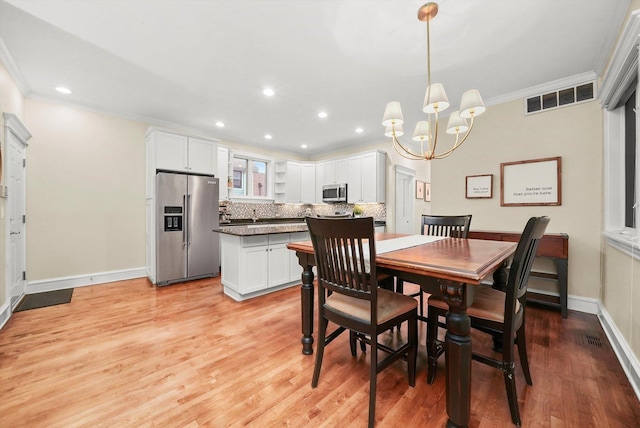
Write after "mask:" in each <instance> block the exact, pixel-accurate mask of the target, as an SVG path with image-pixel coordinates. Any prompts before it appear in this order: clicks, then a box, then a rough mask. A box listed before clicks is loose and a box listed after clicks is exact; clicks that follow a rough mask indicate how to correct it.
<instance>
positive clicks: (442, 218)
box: [420, 214, 471, 238]
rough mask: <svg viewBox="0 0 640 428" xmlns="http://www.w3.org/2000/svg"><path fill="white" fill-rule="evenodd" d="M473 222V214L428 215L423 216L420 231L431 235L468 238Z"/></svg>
mask: <svg viewBox="0 0 640 428" xmlns="http://www.w3.org/2000/svg"><path fill="white" fill-rule="evenodd" d="M470 224H471V215H426V214H424V215H423V216H422V225H421V227H420V233H422V234H423V235H431V236H448V237H451V238H466V237H467V234H468V233H469V225H470Z"/></svg>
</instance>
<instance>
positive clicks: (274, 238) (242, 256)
mask: <svg viewBox="0 0 640 428" xmlns="http://www.w3.org/2000/svg"><path fill="white" fill-rule="evenodd" d="M291 235H294V236H295V237H294V239H296V240H308V233H307V232H303V233H302V235H301V234H299V233H278V234H272V235H257V236H236V235H227V234H222V235H221V240H220V242H221V246H222V248H221V267H222V269H221V270H222V272H221V282H222V285H223V287H224V293H225V294H226V295H228V296H230V297H231V298H233V299H235V300H245V299H248V298H251V297H257V296H260V295H263V294H266V293H269V292H272V291H276V290H280V289H282V288H285V287H289V286H292V285H296V284H299V283H300V274H301V272H302V268H301V267H300V266H299V265H298V263H297V258H296V257H295V253H294V252H293V251H291V250H289V249H288V248H287V244H288V243H289V242H291ZM301 237H306V239H300V238H301ZM292 256H293V258H295V265H296V267H297V272H298V274H297V275H296V276H295V278H292V277H293V271H294V269H293V268H292V267H291V263H292Z"/></svg>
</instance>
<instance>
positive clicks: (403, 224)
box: [395, 166, 415, 234]
mask: <svg viewBox="0 0 640 428" xmlns="http://www.w3.org/2000/svg"><path fill="white" fill-rule="evenodd" d="M414 178H415V171H413V170H412V169H409V168H404V167H400V166H396V206H395V218H396V221H395V226H396V233H409V234H412V233H414V232H413V196H414V195H413V193H414V192H413V188H414V186H415V180H414Z"/></svg>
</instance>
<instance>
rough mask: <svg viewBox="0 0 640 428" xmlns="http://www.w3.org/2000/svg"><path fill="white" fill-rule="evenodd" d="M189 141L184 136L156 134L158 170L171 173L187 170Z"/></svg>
mask: <svg viewBox="0 0 640 428" xmlns="http://www.w3.org/2000/svg"><path fill="white" fill-rule="evenodd" d="M187 140H188V138H187V137H185V136H182V135H176V134H169V133H166V132H157V133H156V168H157V169H166V170H170V171H186V170H187V145H188V143H187Z"/></svg>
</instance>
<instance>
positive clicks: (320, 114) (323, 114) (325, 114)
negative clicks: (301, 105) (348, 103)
mask: <svg viewBox="0 0 640 428" xmlns="http://www.w3.org/2000/svg"><path fill="white" fill-rule="evenodd" d="M318 117H319V118H322V119H324V118H325V117H327V112H326V111H321V112H320V113H318Z"/></svg>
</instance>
